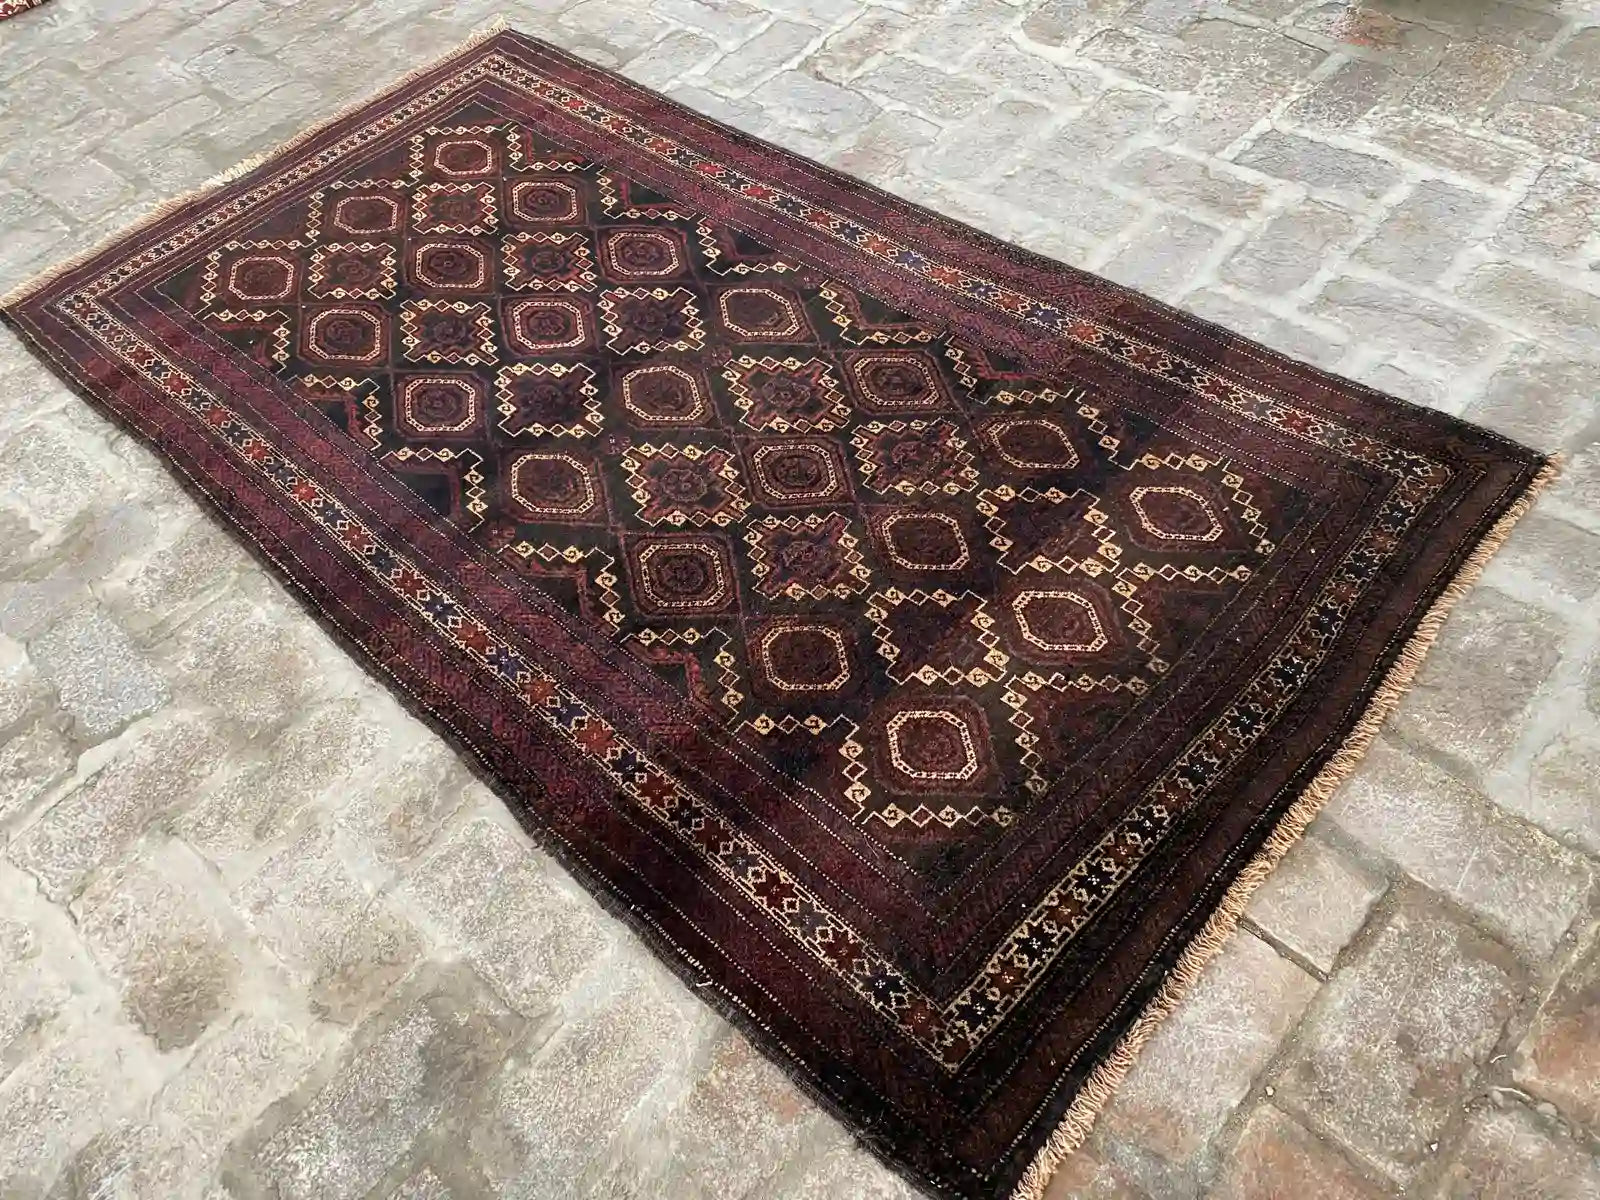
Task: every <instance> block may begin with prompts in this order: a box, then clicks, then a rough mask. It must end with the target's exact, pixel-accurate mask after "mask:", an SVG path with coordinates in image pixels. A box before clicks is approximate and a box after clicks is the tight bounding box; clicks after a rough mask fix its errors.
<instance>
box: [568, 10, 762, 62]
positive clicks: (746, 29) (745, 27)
mask: <svg viewBox="0 0 1600 1200" xmlns="http://www.w3.org/2000/svg"><path fill="white" fill-rule="evenodd" d="M563 7H565V5H563ZM650 9H651V11H652V12H654V13H655V14H656V15H657V16H660V17H662V18H663V19H665V20H667V21H670V22H671V23H673V24H675V25H688V26H689V27H691V28H693V29H698V30H701V31H702V32H705V33H709V34H711V35H712V36H713V37H715V38H717V39H718V40H719V41H720V42H722V44H723V45H724V46H726V47H727V48H728V49H730V50H731V49H732V48H733V47H734V46H737V45H739V44H740V43H741V42H744V41H746V40H747V39H748V38H750V37H751V36H752V35H753V34H755V33H756V32H757V31H758V30H759V29H760V28H761V26H762V24H763V23H764V22H765V21H766V20H767V14H766V13H765V12H764V11H763V10H761V9H760V8H757V7H755V6H753V5H750V4H745V3H742V0H652V2H651V4H650Z"/></svg>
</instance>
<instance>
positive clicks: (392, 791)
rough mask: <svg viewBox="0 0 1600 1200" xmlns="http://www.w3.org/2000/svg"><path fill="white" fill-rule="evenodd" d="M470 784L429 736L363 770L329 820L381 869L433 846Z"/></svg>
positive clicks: (456, 760) (451, 754)
mask: <svg viewBox="0 0 1600 1200" xmlns="http://www.w3.org/2000/svg"><path fill="white" fill-rule="evenodd" d="M419 732H420V731H419ZM470 785H471V773H470V772H469V771H468V770H467V768H466V766H465V765H464V764H463V762H462V760H461V757H460V756H459V755H458V754H457V753H456V752H455V751H454V750H452V749H451V748H450V747H449V746H447V745H446V744H445V743H444V742H443V741H442V740H440V739H439V738H437V737H435V736H433V735H431V734H430V735H428V736H427V737H426V738H422V739H420V740H419V741H418V743H417V744H416V745H415V746H413V747H411V748H410V749H408V750H407V751H406V752H405V753H404V754H402V755H401V756H400V757H399V758H398V759H395V760H394V761H392V762H387V763H384V764H382V765H380V766H374V767H372V768H369V769H368V771H367V772H365V773H364V774H363V778H362V779H361V780H360V782H359V783H358V784H357V785H356V786H354V787H352V788H350V789H349V790H348V791H347V792H346V793H345V796H344V799H343V800H342V801H341V803H340V804H339V806H338V810H337V811H336V812H335V814H334V819H335V820H336V821H337V822H338V824H339V829H340V831H341V834H342V835H343V836H345V837H346V838H348V839H349V840H350V841H351V842H353V843H356V844H359V845H360V846H361V847H362V849H363V851H364V852H365V853H366V854H367V855H369V856H370V857H371V859H372V860H373V862H374V863H376V864H377V865H378V866H379V868H380V869H381V870H385V871H386V870H388V869H390V868H392V867H394V866H396V865H397V864H400V863H404V862H407V861H409V860H411V859H413V858H415V857H416V856H417V855H419V854H421V853H422V852H423V851H424V850H426V849H427V848H428V847H429V846H430V845H431V844H432V843H433V840H434V838H435V836H436V835H437V833H438V831H439V829H440V827H441V826H442V825H443V824H444V823H445V822H446V821H447V820H448V819H449V818H450V815H451V814H452V813H454V812H456V811H457V810H458V809H460V808H461V806H462V805H463V804H464V803H466V800H467V793H468V789H469V787H470ZM496 803H498V802H497V801H496Z"/></svg>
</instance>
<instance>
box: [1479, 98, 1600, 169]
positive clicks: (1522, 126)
mask: <svg viewBox="0 0 1600 1200" xmlns="http://www.w3.org/2000/svg"><path fill="white" fill-rule="evenodd" d="M1489 125H1490V127H1491V128H1492V129H1494V130H1495V131H1496V132H1498V133H1504V134H1508V135H1509V136H1511V137H1516V138H1523V139H1525V140H1527V141H1530V142H1532V143H1533V144H1534V145H1536V146H1539V147H1541V148H1543V149H1545V150H1554V151H1557V152H1559V153H1563V154H1576V155H1579V156H1580V157H1583V158H1600V127H1597V126H1596V125H1595V122H1594V121H1593V120H1592V119H1590V118H1589V117H1586V116H1584V115H1582V114H1581V113H1575V112H1569V111H1568V110H1566V109H1564V108H1560V107H1557V106H1556V105H1553V104H1535V103H1531V102H1529V101H1526V100H1512V101H1509V102H1507V103H1505V104H1502V105H1501V106H1500V108H1499V110H1498V111H1496V112H1495V113H1494V114H1493V115H1492V116H1490V118H1489Z"/></svg>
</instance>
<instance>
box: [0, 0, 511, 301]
mask: <svg viewBox="0 0 1600 1200" xmlns="http://www.w3.org/2000/svg"><path fill="white" fill-rule="evenodd" d="M510 28H511V22H510V21H509V20H507V19H506V18H505V17H503V16H502V17H496V18H494V19H493V20H492V21H489V22H488V23H486V24H484V25H481V26H480V27H479V28H478V29H476V30H474V31H473V32H472V33H471V34H469V35H468V36H467V38H466V39H465V40H463V41H461V42H458V43H457V44H456V45H455V46H453V47H451V48H450V49H449V50H446V51H445V52H444V53H443V54H441V55H439V56H438V57H437V58H434V59H432V60H430V61H428V62H426V63H424V64H423V65H422V66H420V67H417V68H415V69H413V70H410V71H407V72H406V73H405V74H404V75H402V76H400V77H399V78H398V79H396V80H395V81H394V82H393V83H390V84H389V85H387V86H386V87H384V88H382V89H380V90H379V91H376V92H373V93H371V94H370V95H363V96H359V97H357V98H356V99H355V100H352V101H351V102H350V103H349V104H346V105H343V106H342V107H340V108H339V109H337V110H336V111H334V112H332V113H330V114H329V115H327V116H325V117H321V118H319V119H318V120H317V121H315V122H314V123H312V124H311V125H308V126H306V127H305V128H304V129H301V130H300V132H298V133H296V134H295V135H294V136H293V137H291V138H290V139H288V140H287V141H284V142H280V143H278V144H277V145H276V146H273V147H271V148H270V149H267V150H262V151H260V152H259V153H256V154H252V155H251V156H250V157H248V158H245V159H241V160H240V161H239V162H236V163H234V164H233V166H231V167H229V168H227V169H226V170H224V171H219V172H218V173H217V174H215V175H213V176H212V177H211V178H210V179H207V180H206V181H205V182H204V183H201V184H199V185H198V186H196V187H193V188H190V189H189V190H188V191H185V192H180V193H178V194H177V195H175V196H170V197H168V198H167V199H165V200H163V201H161V202H160V203H158V204H156V205H155V206H154V207H152V208H151V209H149V210H148V211H147V212H145V213H144V214H143V215H142V216H139V217H135V218H134V219H133V220H132V221H130V222H129V223H128V224H126V225H124V226H122V227H121V228H120V229H118V230H116V231H115V232H113V233H111V234H109V235H107V236H106V237H104V238H102V239H100V240H99V241H98V242H96V243H95V244H94V245H93V246H90V247H89V248H88V249H87V250H81V251H79V252H78V253H77V254H74V255H72V256H71V257H69V258H65V259H62V260H61V261H60V262H57V263H54V264H52V265H50V266H48V267H46V268H44V269H43V270H42V271H40V272H39V273H38V274H36V275H33V276H31V277H30V278H28V279H25V280H23V281H22V282H21V283H19V284H17V286H15V287H14V288H12V289H11V290H10V291H8V292H5V293H3V294H0V309H6V308H16V307H17V306H18V305H20V304H23V303H25V302H26V301H28V300H30V299H32V298H33V297H34V296H37V295H38V294H39V293H40V292H42V291H43V290H44V289H45V288H47V287H49V286H50V285H51V284H52V283H54V282H55V281H56V280H58V279H60V278H61V277H62V276H64V275H67V274H69V273H70V272H72V271H75V270H77V269H78V268H79V267H81V266H83V265H84V264H85V263H88V262H92V261H93V260H94V259H95V258H97V257H98V256H99V255H101V254H103V253H105V252H106V251H107V250H109V249H111V248H112V247H113V246H116V245H119V244H121V243H122V242H124V241H126V240H127V239H128V238H130V237H132V236H133V235H135V234H137V233H142V232H144V231H145V230H146V229H148V228H149V227H150V226H152V225H154V224H156V223H157V222H159V221H163V220H165V219H166V218H167V217H170V216H171V215H172V214H173V213H175V212H177V211H179V210H180V209H182V208H184V207H186V206H188V205H190V204H193V203H195V202H196V201H198V200H203V199H205V198H206V197H208V196H210V195H212V194H213V193H214V192H216V191H217V190H219V189H220V188H224V187H227V186H228V185H229V184H230V183H234V182H236V181H237V180H240V179H243V178H244V177H245V176H246V175H248V174H250V172H252V171H255V170H257V169H259V168H261V167H263V166H265V165H266V164H267V163H269V162H272V161H274V160H276V159H279V158H282V157H283V156H284V155H286V154H290V153H292V152H293V151H295V150H297V149H299V148H300V147H301V146H303V145H305V144H306V143H307V142H309V141H310V140H311V139H312V138H315V137H318V136H320V135H321V134H323V133H325V132H327V130H328V129H330V128H331V127H333V126H334V125H336V124H338V123H339V122H340V121H343V120H345V119H346V118H347V117H350V116H352V115H353V114H355V113H357V112H360V111H361V110H362V109H364V108H367V107H369V106H371V105H372V104H375V103H377V102H378V101H380V100H384V99H386V98H388V97H389V96H392V95H394V94H395V93H396V92H398V91H400V90H401V89H402V88H406V87H409V86H410V85H411V84H413V83H415V82H416V81H417V80H419V79H421V78H422V77H423V76H424V75H428V74H431V73H432V72H434V71H437V70H438V69H439V68H440V67H442V66H444V65H445V64H446V63H449V62H453V61H454V60H455V59H458V58H460V57H461V56H462V55H464V54H467V53H470V52H471V51H473V50H476V49H477V48H478V47H479V46H481V45H483V43H485V42H487V41H490V40H492V39H493V38H495V37H497V36H498V35H500V34H501V33H504V32H505V31H507V30H508V29H510Z"/></svg>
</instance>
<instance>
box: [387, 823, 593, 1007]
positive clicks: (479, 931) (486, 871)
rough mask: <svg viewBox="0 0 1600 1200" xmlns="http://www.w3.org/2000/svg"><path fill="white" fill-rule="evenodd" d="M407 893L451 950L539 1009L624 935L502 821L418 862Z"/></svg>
mask: <svg viewBox="0 0 1600 1200" xmlns="http://www.w3.org/2000/svg"><path fill="white" fill-rule="evenodd" d="M403 896H404V899H405V902H406V904H407V907H408V911H409V912H411V913H412V914H413V916H414V919H415V920H416V921H417V923H418V924H419V925H421V926H423V927H424V928H426V929H429V930H430V931H432V933H433V935H434V937H435V940H436V941H437V942H439V943H440V944H441V946H447V947H451V948H452V949H453V950H454V952H456V953H459V954H461V955H463V956H464V957H465V958H466V960H467V961H468V962H470V963H471V964H472V965H473V967H474V968H476V969H477V971H478V972H479V973H480V974H481V975H483V976H484V977H485V978H486V979H488V980H489V981H490V982H491V983H492V984H494V986H495V987H496V988H497V989H498V990H499V992H500V994H501V995H502V996H503V997H505V1000H506V1002H507V1003H508V1004H510V1005H511V1006H512V1007H513V1008H516V1009H518V1010H519V1011H521V1012H525V1013H529V1014H536V1013H540V1012H543V1011H546V1010H547V1009H548V1008H549V1007H550V1006H551V1005H552V1004H553V1003H554V1002H555V1000H556V999H557V998H558V997H559V996H560V995H561V994H562V992H564V991H565V990H566V989H567V988H568V987H569V986H570V985H571V984H572V982H573V980H575V979H576V978H577V976H578V975H579V974H581V973H582V972H583V971H584V970H586V969H587V968H588V967H589V965H590V964H591V963H592V962H593V961H594V960H595V959H596V958H597V957H598V956H599V955H600V954H601V953H602V952H603V951H604V950H605V949H606V948H607V946H608V945H609V943H610V941H611V940H612V939H613V938H614V937H615V932H614V927H610V926H611V923H610V922H609V921H607V920H606V919H605V918H603V917H601V916H600V915H599V914H598V913H597V912H596V911H595V909H594V906H593V905H592V903H591V902H589V901H587V900H580V899H578V898H576V897H574V896H571V895H567V894H564V893H563V892H562V891H561V890H558V889H557V888H556V887H555V886H553V884H552V883H551V881H550V879H549V877H548V869H547V868H546V866H545V865H544V864H543V863H541V862H540V861H539V859H538V858H536V857H535V856H534V855H533V854H532V853H531V852H530V851H529V850H528V849H527V848H526V847H525V846H524V845H523V844H522V842H521V839H520V838H519V837H517V836H516V835H514V834H512V833H510V832H509V831H508V830H506V829H505V828H504V827H503V826H501V825H499V824H498V823H496V822H494V821H492V820H484V819H480V820H476V821H472V822H470V823H469V824H467V825H465V826H463V827H462V828H461V829H459V830H457V831H456V833H455V834H454V835H453V836H452V837H451V838H450V839H449V840H448V841H446V842H445V843H444V844H443V845H441V846H440V847H439V848H438V850H437V851H435V853H433V854H432V855H430V856H429V857H428V858H427V859H426V860H424V861H423V862H422V863H420V864H418V866H417V869H416V870H415V871H414V872H413V874H412V876H411V878H410V879H409V880H408V881H407V883H406V885H405V889H404V892H403ZM608 927H609V928H608Z"/></svg>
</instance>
